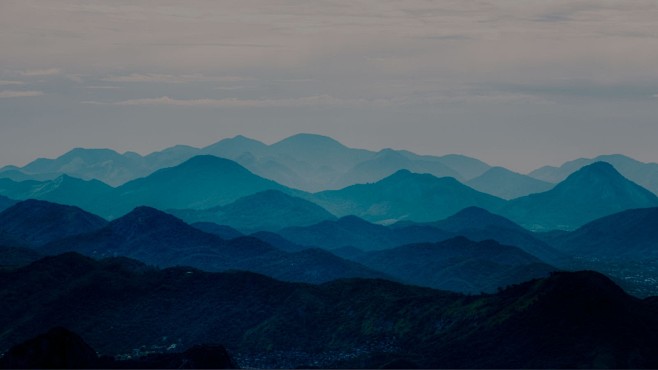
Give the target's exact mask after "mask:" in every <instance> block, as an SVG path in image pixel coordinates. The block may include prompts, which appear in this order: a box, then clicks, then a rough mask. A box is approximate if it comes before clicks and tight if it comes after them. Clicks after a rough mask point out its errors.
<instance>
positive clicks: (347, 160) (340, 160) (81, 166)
mask: <svg viewBox="0 0 658 370" xmlns="http://www.w3.org/2000/svg"><path fill="white" fill-rule="evenodd" d="M382 153H383V154H384V158H382V157H381V154H382ZM386 153H388V154H390V156H389V155H387V154H386ZM198 155H213V156H218V157H223V158H227V159H231V160H233V161H235V162H237V163H239V164H240V165H242V166H244V167H246V168H247V169H249V170H250V171H251V172H253V173H255V174H257V175H259V176H262V177H265V178H268V179H272V180H274V181H276V182H278V183H281V184H283V185H286V186H288V187H292V188H296V189H301V190H304V191H322V190H327V189H336V188H340V187H342V186H347V185H352V184H354V183H356V182H358V181H362V180H367V181H376V180H379V179H382V178H384V177H386V176H389V175H391V174H392V173H394V172H395V171H397V170H400V169H408V170H412V171H418V172H429V173H435V174H437V175H441V176H454V177H456V178H459V179H465V180H468V179H471V178H474V177H476V176H479V175H480V174H482V173H484V172H485V171H486V170H487V169H488V168H489V166H488V165H487V164H486V163H484V162H482V161H479V160H477V159H474V158H470V157H466V156H463V155H456V154H454V155H446V156H441V157H436V156H421V155H417V154H414V153H411V152H409V151H404V150H401V151H394V150H390V149H386V150H384V151H382V152H380V153H377V152H373V151H368V150H364V149H354V148H348V147H346V146H344V145H343V144H341V143H339V142H338V141H336V140H334V139H332V138H329V137H326V136H321V135H315V134H297V135H294V136H291V137H289V138H286V139H284V140H281V141H279V142H277V143H274V144H272V145H267V144H264V143H262V142H260V141H257V140H253V139H250V138H247V137H244V136H241V135H238V136H236V137H233V138H228V139H223V140H220V141H219V142H217V143H215V144H212V145H209V146H207V147H204V148H194V147H190V146H185V145H177V146H173V147H171V148H167V149H164V150H162V151H158V152H154V153H151V154H149V155H146V156H141V155H139V154H137V153H134V152H126V153H124V154H119V153H117V152H115V151H113V150H110V149H84V148H76V149H73V150H71V151H69V152H67V153H65V154H63V155H62V156H60V157H58V158H55V159H46V158H39V159H37V160H35V161H33V162H31V163H29V164H28V165H26V166H24V167H22V168H19V167H15V166H6V167H3V168H2V169H0V178H9V179H12V180H14V181H25V180H38V181H47V180H51V179H54V178H56V177H58V176H59V175H62V174H66V175H69V176H71V177H76V178H80V179H84V180H91V179H97V180H100V181H102V182H105V183H107V184H110V185H111V186H120V185H123V184H124V183H126V182H128V181H131V180H134V179H137V178H141V177H146V176H148V175H150V174H151V173H153V172H155V171H157V170H159V169H162V168H168V167H174V166H177V165H179V164H181V163H183V162H184V161H186V160H188V159H190V158H192V157H194V156H198ZM401 157H402V158H401ZM371 161H372V162H371ZM389 161H390V162H389ZM368 163H371V164H368ZM357 166H361V170H364V171H365V170H366V169H367V168H371V170H369V171H371V175H369V176H363V175H360V174H359V173H358V172H357V169H356V167H357ZM350 181H356V182H350Z"/></svg>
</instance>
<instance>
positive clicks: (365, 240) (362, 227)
mask: <svg viewBox="0 0 658 370" xmlns="http://www.w3.org/2000/svg"><path fill="white" fill-rule="evenodd" d="M278 234H279V235H281V236H282V237H284V238H285V239H287V240H289V241H291V242H293V243H295V244H298V245H309V246H317V247H321V248H325V249H335V248H341V247H347V246H352V247H356V248H360V249H363V250H379V249H386V248H391V247H396V246H399V245H402V244H409V243H417V242H433V241H439V240H445V239H447V238H450V237H452V236H453V234H451V233H448V232H444V231H442V230H438V229H436V228H432V227H423V226H418V225H410V226H409V227H401V228H396V229H392V228H389V227H386V226H382V225H376V224H373V223H370V222H368V221H365V220H363V219H361V218H359V217H356V216H346V217H342V218H340V219H339V220H337V221H323V222H320V223H318V224H315V225H311V226H306V227H289V228H285V229H282V230H281V231H279V232H278Z"/></svg>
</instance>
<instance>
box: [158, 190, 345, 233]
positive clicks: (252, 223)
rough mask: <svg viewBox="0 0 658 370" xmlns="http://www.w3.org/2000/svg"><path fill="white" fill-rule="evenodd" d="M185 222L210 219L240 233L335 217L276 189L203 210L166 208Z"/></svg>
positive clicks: (303, 224) (306, 223) (309, 222)
mask: <svg viewBox="0 0 658 370" xmlns="http://www.w3.org/2000/svg"><path fill="white" fill-rule="evenodd" d="M170 212H171V213H172V214H173V215H175V216H178V217H180V218H181V219H183V220H184V221H186V222H187V223H195V222H213V223H216V224H220V225H227V226H231V227H234V228H236V229H238V230H240V231H241V232H244V233H251V232H256V231H277V230H280V229H282V228H285V227H290V226H307V225H312V224H315V223H318V222H321V221H324V220H334V219H336V217H335V216H334V215H332V214H331V213H329V212H327V210H325V209H324V208H322V207H320V206H318V205H317V204H315V203H312V202H309V201H307V200H304V199H302V198H298V197H294V196H290V195H288V194H285V193H283V192H281V191H277V190H266V191H262V192H259V193H256V194H252V195H247V196H246V197H243V198H240V199H238V200H236V201H235V202H233V203H231V204H227V205H225V206H218V207H214V208H210V209H206V210H170Z"/></svg>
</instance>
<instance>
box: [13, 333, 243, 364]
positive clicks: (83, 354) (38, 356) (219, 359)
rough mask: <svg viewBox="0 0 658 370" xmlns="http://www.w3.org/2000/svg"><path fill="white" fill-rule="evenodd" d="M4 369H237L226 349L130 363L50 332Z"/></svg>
mask: <svg viewBox="0 0 658 370" xmlns="http://www.w3.org/2000/svg"><path fill="white" fill-rule="evenodd" d="M0 368H2V369H110V368H112V369H234V368H236V366H235V363H234V362H233V360H232V359H231V357H230V356H229V354H228V353H227V352H226V349H225V348H224V347H222V346H217V345H196V346H193V347H192V348H190V349H188V350H186V351H185V352H182V353H172V352H170V353H152V354H148V355H146V356H142V357H136V358H132V359H128V360H125V359H124V360H116V359H114V358H112V357H110V356H102V357H99V356H98V355H97V354H96V351H94V349H93V348H91V347H90V346H89V345H88V344H87V343H86V342H85V341H84V340H83V339H82V338H80V336H79V335H77V334H76V333H73V332H71V331H70V330H68V329H66V328H63V327H56V328H53V329H50V330H49V331H48V332H46V333H43V334H40V335H38V336H36V337H34V338H32V339H28V340H26V341H25V342H23V343H20V344H17V345H15V346H13V347H12V348H10V349H9V351H8V352H7V353H6V354H5V355H4V356H3V357H2V358H0Z"/></svg>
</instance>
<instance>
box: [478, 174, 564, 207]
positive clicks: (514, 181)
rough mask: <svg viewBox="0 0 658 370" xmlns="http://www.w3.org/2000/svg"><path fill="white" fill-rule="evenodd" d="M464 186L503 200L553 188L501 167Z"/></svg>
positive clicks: (551, 185) (548, 183) (550, 184)
mask: <svg viewBox="0 0 658 370" xmlns="http://www.w3.org/2000/svg"><path fill="white" fill-rule="evenodd" d="M465 184H466V185H468V186H470V187H472V188H473V189H475V190H477V191H481V192H483V193H487V194H491V195H495V196H497V197H500V198H503V199H514V198H518V197H522V196H525V195H528V194H533V193H541V192H544V191H547V190H549V189H551V188H552V187H553V186H555V184H553V183H550V182H546V181H542V180H538V179H535V178H533V177H530V176H527V175H522V174H520V173H516V172H512V171H510V170H508V169H506V168H503V167H492V168H490V169H489V170H487V172H485V173H483V174H482V175H480V176H478V177H476V178H474V179H471V180H469V181H467V182H466V183H465Z"/></svg>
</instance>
